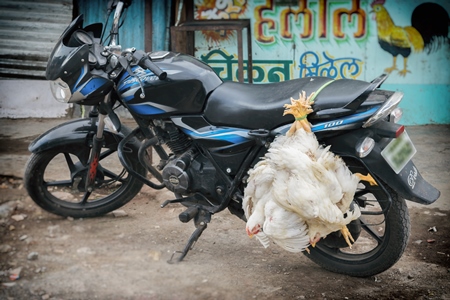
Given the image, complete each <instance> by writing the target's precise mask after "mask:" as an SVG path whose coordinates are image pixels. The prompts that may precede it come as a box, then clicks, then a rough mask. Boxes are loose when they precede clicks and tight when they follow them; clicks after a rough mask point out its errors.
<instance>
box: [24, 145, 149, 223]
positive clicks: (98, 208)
mask: <svg viewBox="0 0 450 300" xmlns="http://www.w3.org/2000/svg"><path fill="white" fill-rule="evenodd" d="M118 143H119V141H118V142H117V144H118ZM89 151H90V148H89V147H88V146H86V145H85V144H84V143H78V144H72V145H64V146H59V147H55V148H51V149H49V150H44V151H41V152H38V153H33V154H32V155H31V156H30V158H29V159H28V162H27V166H26V170H25V176H24V184H25V187H26V189H27V191H28V194H29V195H30V197H31V199H32V200H33V201H34V202H35V203H36V204H37V205H39V206H40V207H41V208H43V209H44V210H46V211H48V212H50V213H53V214H56V215H60V216H63V217H73V218H88V217H97V216H101V215H104V214H106V213H109V212H111V211H113V210H115V209H118V208H119V207H121V206H123V205H125V204H126V203H128V202H129V201H130V200H131V199H133V198H134V197H135V196H136V194H137V193H138V192H139V191H140V190H141V188H142V185H143V183H142V182H141V181H139V180H138V179H136V178H135V177H133V176H131V175H130V174H129V173H128V172H126V171H125V169H124V168H123V167H122V165H121V164H120V162H119V159H118V157H117V145H116V146H115V147H111V145H110V148H102V149H101V154H100V161H99V165H98V167H97V176H96V184H95V188H94V190H93V191H92V193H89V192H87V191H86V189H85V180H86V177H87V172H88V164H87V161H86V157H88V153H89ZM135 156H136V157H137V155H135ZM130 164H131V165H132V167H133V169H134V170H136V171H137V172H138V173H139V174H142V175H143V176H145V174H146V170H145V168H144V167H143V166H142V165H141V164H140V163H139V161H138V160H137V158H136V159H130Z"/></svg>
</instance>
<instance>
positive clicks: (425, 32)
mask: <svg viewBox="0 0 450 300" xmlns="http://www.w3.org/2000/svg"><path fill="white" fill-rule="evenodd" d="M384 3H385V0H375V1H373V2H372V4H371V7H372V9H373V10H372V12H373V13H375V20H376V23H377V31H378V42H379V44H380V46H381V48H382V49H383V50H385V51H387V52H389V53H390V54H392V56H393V57H394V61H393V64H392V66H391V67H389V68H386V69H385V72H387V73H391V72H392V71H394V70H397V56H398V55H401V56H403V69H402V70H401V71H399V75H400V76H406V74H407V73H410V71H409V70H408V69H407V62H408V57H409V55H410V54H411V52H422V51H424V50H427V52H428V53H430V52H432V51H434V50H437V49H439V48H440V47H441V46H444V45H446V44H448V43H449V37H448V25H449V16H448V13H447V11H446V10H445V9H444V8H443V7H442V6H440V5H439V4H436V3H423V4H421V5H419V6H417V7H416V8H415V9H414V11H413V13H412V16H411V26H406V27H400V26H396V25H395V23H394V21H393V20H392V18H391V16H390V15H389V12H388V11H387V9H386V8H385V7H384Z"/></svg>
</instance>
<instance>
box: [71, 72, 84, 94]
mask: <svg viewBox="0 0 450 300" xmlns="http://www.w3.org/2000/svg"><path fill="white" fill-rule="evenodd" d="M85 73H86V68H85V67H83V68H81V73H80V76H78V79H77V82H76V83H75V85H74V86H73V91H72V92H74V91H76V90H77V88H78V84H79V83H80V81H81V79H83V77H84V74H85Z"/></svg>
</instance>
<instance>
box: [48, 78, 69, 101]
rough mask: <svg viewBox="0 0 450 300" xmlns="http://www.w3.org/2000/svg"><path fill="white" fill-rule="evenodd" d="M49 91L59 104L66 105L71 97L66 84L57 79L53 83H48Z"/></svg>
mask: <svg viewBox="0 0 450 300" xmlns="http://www.w3.org/2000/svg"><path fill="white" fill-rule="evenodd" d="M50 89H51V91H52V93H53V97H55V99H56V100H58V101H59V102H63V103H67V102H69V100H70V97H72V92H71V91H70V88H69V86H68V85H67V83H65V82H64V81H62V80H61V78H58V79H56V80H54V81H50Z"/></svg>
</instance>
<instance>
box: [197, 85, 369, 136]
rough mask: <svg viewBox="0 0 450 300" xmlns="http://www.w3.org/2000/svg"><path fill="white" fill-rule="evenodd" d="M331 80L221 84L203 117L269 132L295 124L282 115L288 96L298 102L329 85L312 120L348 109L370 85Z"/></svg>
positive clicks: (211, 120)
mask: <svg viewBox="0 0 450 300" xmlns="http://www.w3.org/2000/svg"><path fill="white" fill-rule="evenodd" d="M331 81H333V79H331V78H327V77H308V78H299V79H294V80H289V81H284V82H277V83H268V84H246V83H238V82H224V83H222V84H221V85H220V86H218V87H217V88H216V89H215V90H214V91H213V92H212V93H211V95H210V96H209V99H208V101H207V103H206V107H205V111H204V116H205V119H206V120H208V122H210V123H211V124H212V125H216V126H229V127H243V128H248V129H267V130H272V129H274V128H277V127H279V126H281V125H285V124H289V123H292V122H293V121H294V120H293V117H292V116H291V115H287V116H283V112H284V107H283V105H284V104H286V103H290V98H291V97H292V98H294V99H298V98H299V93H300V92H302V91H305V92H306V95H307V96H309V95H310V94H311V93H312V92H316V91H317V90H319V89H320V88H321V87H323V86H324V85H326V84H328V85H326V86H325V87H324V88H323V89H322V90H321V91H320V92H319V93H318V95H317V96H316V98H315V100H314V101H315V102H314V104H313V106H312V107H313V109H314V112H313V113H312V114H311V115H310V119H311V118H314V117H315V115H316V114H317V113H318V112H319V111H322V110H324V111H325V110H330V109H331V110H333V109H336V108H343V107H345V106H347V105H348V104H350V103H351V102H352V101H353V100H355V99H357V98H358V97H359V96H360V95H361V94H362V93H364V92H365V91H366V90H367V89H368V87H369V86H370V83H368V82H365V81H358V80H350V79H340V80H336V81H333V82H331ZM344 110H345V109H344ZM350 112H351V111H349V113H350Z"/></svg>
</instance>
